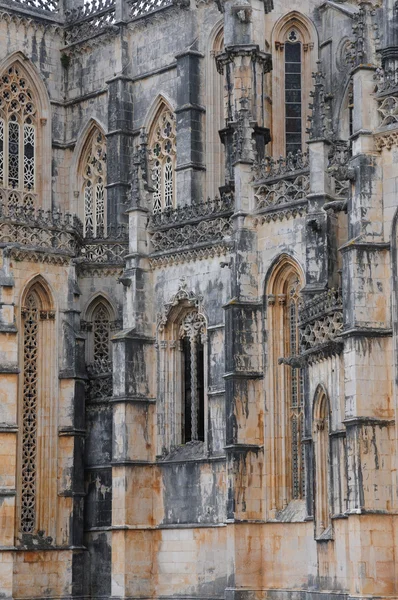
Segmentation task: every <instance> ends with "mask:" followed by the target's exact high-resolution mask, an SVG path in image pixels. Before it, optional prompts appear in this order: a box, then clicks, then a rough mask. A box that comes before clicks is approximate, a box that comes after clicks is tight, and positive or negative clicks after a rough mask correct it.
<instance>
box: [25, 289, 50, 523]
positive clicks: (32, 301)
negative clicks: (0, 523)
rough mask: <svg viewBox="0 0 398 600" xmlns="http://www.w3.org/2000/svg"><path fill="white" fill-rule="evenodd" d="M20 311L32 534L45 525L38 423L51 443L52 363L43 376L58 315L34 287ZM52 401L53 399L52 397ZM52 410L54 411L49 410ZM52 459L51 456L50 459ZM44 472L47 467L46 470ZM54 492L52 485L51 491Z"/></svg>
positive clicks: (27, 501)
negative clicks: (41, 506) (43, 424)
mask: <svg viewBox="0 0 398 600" xmlns="http://www.w3.org/2000/svg"><path fill="white" fill-rule="evenodd" d="M23 304H24V305H23V307H22V309H21V316H22V327H23V371H22V375H21V378H22V379H21V388H22V394H21V408H20V420H21V426H20V432H21V437H20V445H21V467H20V472H21V479H20V500H19V502H20V531H21V532H22V533H26V534H32V533H35V532H36V531H37V529H40V528H41V525H43V524H44V523H38V514H39V510H38V505H39V503H40V502H42V501H43V499H42V498H41V487H42V486H43V481H44V480H45V477H43V464H41V463H42V461H41V460H40V458H41V456H40V455H41V452H42V451H43V442H42V437H43V432H42V431H41V430H40V426H39V423H40V421H42V420H43V419H44V420H46V419H47V428H46V432H47V438H48V439H50V433H51V418H50V417H49V412H48V411H49V405H48V400H49V393H48V391H49V389H50V388H51V385H52V384H51V383H50V381H51V373H52V371H53V369H52V360H51V359H50V360H49V361H48V363H47V369H46V372H45V373H44V374H43V369H42V363H43V355H44V354H43V353H44V349H45V348H47V349H48V351H49V352H51V339H52V338H51V333H50V332H51V331H53V328H52V327H51V322H52V321H53V320H54V318H55V313H54V311H52V310H48V308H47V307H48V302H47V301H46V299H45V295H44V292H43V288H42V287H41V286H40V285H33V286H32V287H31V288H30V289H29V290H28V292H27V294H26V296H25V299H24V303H23ZM51 400H53V396H51ZM50 410H51V409H50ZM48 458H49V459H51V452H50V455H49V457H48ZM44 468H45V467H44ZM50 488H51V485H49V487H48V489H50Z"/></svg>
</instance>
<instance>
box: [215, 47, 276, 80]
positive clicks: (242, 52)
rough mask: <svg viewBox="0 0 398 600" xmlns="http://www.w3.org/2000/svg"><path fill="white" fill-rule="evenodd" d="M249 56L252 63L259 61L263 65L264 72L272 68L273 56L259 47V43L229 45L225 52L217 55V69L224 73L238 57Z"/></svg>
mask: <svg viewBox="0 0 398 600" xmlns="http://www.w3.org/2000/svg"><path fill="white" fill-rule="evenodd" d="M246 56H249V57H250V59H251V61H252V63H258V64H260V65H261V66H262V68H263V72H264V73H269V72H270V71H271V70H272V56H271V54H269V53H267V52H263V51H262V50H260V49H259V47H258V45H257V44H250V45H247V46H238V47H235V46H227V47H226V48H225V50H224V52H221V53H220V54H218V55H217V56H216V66H217V71H218V72H219V73H220V75H222V74H223V73H224V67H225V66H226V65H229V64H231V63H233V62H234V61H235V60H236V58H238V57H246Z"/></svg>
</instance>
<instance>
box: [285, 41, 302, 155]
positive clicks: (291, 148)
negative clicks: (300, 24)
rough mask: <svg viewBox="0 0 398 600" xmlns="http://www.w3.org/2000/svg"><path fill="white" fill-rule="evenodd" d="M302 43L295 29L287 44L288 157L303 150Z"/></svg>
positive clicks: (286, 110)
mask: <svg viewBox="0 0 398 600" xmlns="http://www.w3.org/2000/svg"><path fill="white" fill-rule="evenodd" d="M301 71H302V69H301V43H300V42H299V41H298V36H297V33H296V31H295V30H294V29H293V30H292V31H290V33H289V35H288V39H287V41H286V44H285V143H286V155H287V154H289V153H290V152H291V153H296V152H297V151H298V150H301V148H302V99H301V89H302V82H301V79H302V73H301Z"/></svg>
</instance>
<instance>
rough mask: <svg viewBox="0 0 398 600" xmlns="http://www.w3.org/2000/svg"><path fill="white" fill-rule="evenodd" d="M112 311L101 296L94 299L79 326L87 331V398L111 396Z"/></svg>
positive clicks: (114, 322) (114, 323)
mask: <svg viewBox="0 0 398 600" xmlns="http://www.w3.org/2000/svg"><path fill="white" fill-rule="evenodd" d="M112 314H113V311H112V310H111V308H110V306H109V305H108V303H107V301H106V300H104V299H103V298H100V299H98V298H97V299H96V300H95V301H94V303H93V304H92V305H91V306H90V307H89V309H88V311H87V317H88V320H87V321H82V323H81V328H82V330H83V331H86V332H87V352H86V356H87V370H88V374H89V381H88V384H87V394H88V399H89V400H95V399H99V398H105V397H110V396H112V381H113V379H112V353H111V337H112V329H115V328H117V327H118V323H117V322H116V321H114V320H113V319H112Z"/></svg>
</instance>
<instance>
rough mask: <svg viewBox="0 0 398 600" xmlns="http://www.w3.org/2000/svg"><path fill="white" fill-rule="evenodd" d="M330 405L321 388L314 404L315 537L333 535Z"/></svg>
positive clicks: (325, 537) (320, 537) (324, 537)
mask: <svg viewBox="0 0 398 600" xmlns="http://www.w3.org/2000/svg"><path fill="white" fill-rule="evenodd" d="M329 430H330V406H329V400H328V397H327V395H326V392H325V390H324V389H323V388H320V389H319V391H318V393H317V397H316V399H315V404H314V421H313V438H314V448H315V486H314V489H315V537H316V538H317V539H329V538H330V537H331V517H330V452H329Z"/></svg>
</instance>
